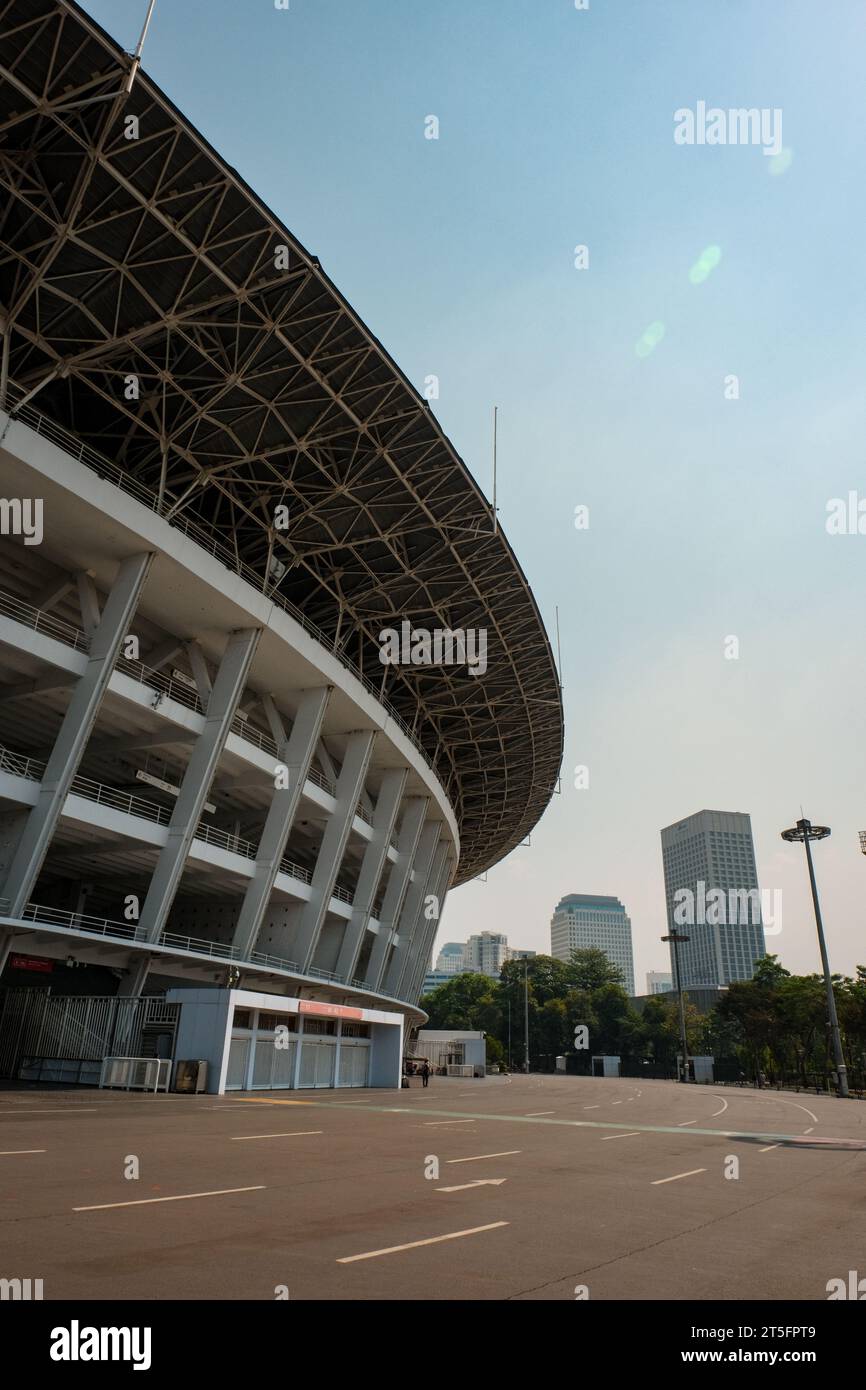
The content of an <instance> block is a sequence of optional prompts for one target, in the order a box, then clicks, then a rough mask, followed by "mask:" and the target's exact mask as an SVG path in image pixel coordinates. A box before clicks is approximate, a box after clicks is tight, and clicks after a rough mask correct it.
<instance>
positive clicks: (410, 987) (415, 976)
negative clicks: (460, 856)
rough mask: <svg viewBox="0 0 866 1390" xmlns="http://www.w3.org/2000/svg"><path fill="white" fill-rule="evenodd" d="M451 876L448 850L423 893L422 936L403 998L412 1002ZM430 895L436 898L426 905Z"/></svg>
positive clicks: (415, 1000)
mask: <svg viewBox="0 0 866 1390" xmlns="http://www.w3.org/2000/svg"><path fill="white" fill-rule="evenodd" d="M452 877H453V857H452V855H451V853H450V851H449V852H448V853H447V854H446V855H445V856H444V859H443V862H442V866H441V868H440V870H439V874H438V876H437V877H435V878H434V876H433V874H432V873H431V876H430V881H429V882H428V884H427V892H426V893H425V895H424V902H423V904H422V907H421V928H422V931H423V936H422V937H421V943H420V945H419V947H418V953H417V956H416V960H415V967H414V969H413V971H412V976H411V979H410V980H409V982H408V984H407V986H406V989H407V993H406V995H405V998H406V999H408V1000H409V1002H410V1003H412V1004H414V1003H417V1001H418V997H419V995H420V993H421V987H422V985H423V984H424V976H425V975H426V974H427V968H428V962H429V960H430V953H431V951H432V950H433V942H434V941H435V940H436V933H437V931H438V930H439V923H440V921H441V920H442V910H443V908H444V906H445V897H446V895H447V892H448V889H449V887H450V885H451V879H452ZM431 895H432V896H433V897H434V898H435V899H436V902H435V904H434V903H430V904H429V907H428V899H429V898H430V897H431ZM434 910H435V916H431V915H429V913H432V912H433V911H434Z"/></svg>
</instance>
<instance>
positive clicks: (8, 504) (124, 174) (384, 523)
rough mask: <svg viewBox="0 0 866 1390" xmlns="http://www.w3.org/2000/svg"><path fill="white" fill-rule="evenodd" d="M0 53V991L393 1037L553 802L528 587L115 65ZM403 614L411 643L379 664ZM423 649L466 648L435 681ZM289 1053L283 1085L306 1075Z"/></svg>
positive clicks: (307, 275)
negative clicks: (76, 994) (438, 940)
mask: <svg viewBox="0 0 866 1390" xmlns="http://www.w3.org/2000/svg"><path fill="white" fill-rule="evenodd" d="M0 52H2V66H0V137H2V138H0V179H2V185H3V194H4V203H5V207H4V210H3V212H2V214H0V314H2V329H3V339H2V343H3V347H2V372H0V529H2V532H3V534H2V537H0V556H2V558H0V668H2V669H0V682H2V684H0V966H2V967H4V975H3V977H2V980H0V983H2V985H4V986H6V987H7V995H8V993H9V988H10V986H11V985H17V984H20V983H22V982H24V980H25V974H24V972H26V971H27V970H28V969H30V970H31V972H32V973H31V974H30V975H27V976H26V982H27V983H29V984H33V983H37V977H38V974H39V972H40V970H44V971H50V970H51V969H52V966H51V964H50V963H51V962H55V963H56V969H57V970H58V972H64V976H63V977H64V978H68V975H69V968H71V966H72V965H73V964H74V965H75V966H76V967H80V966H81V965H84V966H85V967H86V971H85V975H86V977H87V978H88V980H90V981H91V984H90V986H89V988H90V990H91V992H94V993H97V994H99V995H100V997H102V996H104V997H105V999H107V998H108V996H110V995H115V994H116V995H118V996H119V997H120V998H121V999H129V1000H136V999H147V1000H149V1001H158V999H159V998H160V997H164V998H165V997H167V998H170V999H176V998H177V997H178V995H177V991H178V989H179V988H182V987H187V988H188V989H189V990H190V995H189V997H190V998H192V997H193V995H194V996H195V997H196V998H200V997H202V992H203V990H204V989H205V988H209V989H211V990H214V991H217V992H219V993H220V995H225V993H226V991H228V992H229V994H231V992H232V991H236V992H240V994H241V995H243V996H244V998H247V996H249V997H255V998H259V996H261V995H271V996H273V995H279V996H283V997H284V998H287V999H291V1000H294V1001H299V1008H298V1009H295V1008H294V1005H293V1006H292V1009H291V1010H290V1012H292V1013H293V1016H295V1017H296V1019H297V1023H296V1025H293V1026H297V1029H298V1030H300V1031H299V1033H298V1037H299V1039H302V1038H303V1037H305V1036H306V1034H307V1032H309V1034H310V1039H311V1042H310V1046H311V1047H312V1038H313V1036H314V1034H315V1033H316V1030H318V1035H320V1036H321V1037H322V1038H326V1037H333V1036H334V1035H336V1038H337V1040H338V1041H339V1040H340V1039H341V1038H342V1037H344V1036H345V1037H346V1038H348V1037H349V1036H350V1035H353V1036H354V1037H355V1038H356V1039H363V1038H364V1036H365V1032H364V1029H365V1027H366V1024H364V1022H363V1018H362V1016H363V1017H364V1018H368V1021H369V1020H372V1022H371V1023H370V1029H374V1028H375V1027H376V1026H378V1024H377V1022H376V1020H378V1021H379V1023H381V1024H382V1026H383V1027H384V1026H385V1024H384V1022H383V1020H385V1019H386V1018H387V1019H391V1020H394V1019H396V1020H399V1021H400V1022H401V1026H402V1025H403V1024H406V1023H412V1024H415V1023H417V1022H420V1021H423V1018H424V1015H423V1011H422V1010H421V1009H419V1008H418V1005H417V1001H418V997H419V993H420V989H421V985H422V981H423V977H424V972H425V970H426V968H427V963H428V960H429V956H430V950H431V947H432V944H433V939H434V936H435V933H436V929H437V925H438V922H439V919H440V917H441V913H442V908H443V905H444V902H445V898H446V895H447V893H448V891H449V889H450V888H451V887H452V886H454V885H458V884H460V883H462V882H465V881H467V880H468V879H471V878H473V877H475V876H477V875H478V874H480V873H482V872H483V871H484V870H485V869H487V868H489V867H490V866H491V865H492V864H494V863H496V862H497V861H498V860H500V859H501V858H502V857H503V856H505V855H507V854H508V853H509V852H510V850H512V849H513V848H514V847H515V846H517V845H518V844H520V843H521V841H523V840H524V839H525V837H526V836H527V834H528V832H529V831H530V830H531V828H532V826H533V825H534V824H535V823H536V821H537V820H538V818H539V816H540V815H541V813H542V811H543V810H544V808H545V806H546V805H547V803H548V801H549V799H550V796H551V795H552V793H553V791H554V788H555V784H556V780H557V776H558V771H559V764H560V758H561V752H562V705H561V697H560V688H559V682H558V677H557V673H556V670H555V665H554V662H553V658H552V654H551V650H550V644H549V642H548V639H547V636H546V633H545V630H544V626H543V624H542V622H541V619H540V616H539V613H538V610H537V607H536V605H535V602H534V599H533V596H532V594H531V592H530V590H529V587H528V585H527V583H526V580H525V578H524V576H523V574H522V571H521V569H520V567H519V565H518V563H517V561H516V559H515V557H514V555H513V553H512V551H511V549H510V547H509V545H508V543H507V541H506V540H505V538H504V537H503V535H502V533H501V531H499V530H496V529H494V526H493V524H492V519H491V512H490V508H489V506H488V504H487V502H486V500H485V499H484V497H483V495H482V494H481V493H480V491H479V489H478V488H477V486H476V484H475V483H474V481H473V479H472V478H471V476H470V474H469V473H468V471H467V469H466V468H465V466H464V464H463V463H462V461H461V460H460V458H459V457H458V456H457V454H456V453H455V451H454V449H453V446H452V445H451V444H450V442H449V441H448V439H447V438H446V437H445V436H444V435H443V433H442V431H441V429H440V427H439V426H438V424H437V422H436V420H435V418H434V417H433V416H432V414H431V412H430V409H429V405H428V404H427V402H425V401H423V400H422V399H421V398H420V397H419V395H418V393H417V391H416V390H415V389H414V388H413V387H412V385H411V384H410V383H409V382H408V381H407V380H406V379H405V378H404V377H403V375H402V374H401V372H400V371H399V369H398V368H397V366H396V365H395V363H394V362H393V361H392V360H391V358H390V357H389V356H388V355H387V353H386V352H385V350H384V349H383V348H382V346H381V345H380V344H379V343H378V342H377V340H376V339H375V338H374V337H373V335H372V334H371V333H370V332H369V330H368V329H367V328H366V327H365V326H364V324H363V323H361V322H360V320H359V319H358V318H357V316H356V315H355V313H354V312H353V310H352V309H351V308H350V306H349V305H348V304H347V303H346V301H345V300H344V299H343V298H342V297H341V295H340V294H339V292H338V291H337V289H336V288H335V287H334V285H333V284H332V283H331V282H330V280H329V279H328V277H327V276H326V275H325V273H324V271H323V270H322V268H321V266H320V265H319V263H318V261H317V260H316V258H315V257H314V256H311V255H310V254H309V253H308V252H307V251H305V250H304V248H303V247H302V246H300V245H299V243H298V242H297V240H296V239H295V238H294V237H293V236H292V235H291V233H290V232H289V231H288V230H287V229H286V228H285V227H284V226H283V225H281V223H280V222H279V221H278V219H277V218H276V217H275V216H274V215H273V214H272V213H271V212H270V211H269V210H268V208H267V207H265V206H264V204H263V203H261V202H260V201H259V199H258V198H257V197H256V195H255V194H254V193H253V192H252V191H251V190H250V189H249V188H248V187H247V186H246V185H245V184H244V182H243V181H242V179H241V178H240V176H239V175H238V174H237V172H236V171H235V170H233V169H231V168H230V167H229V166H227V165H226V164H225V163H224V162H223V161H222V160H221V159H220V158H219V156H218V155H217V154H216V153H215V152H214V150H213V149H211V148H210V146H209V145H208V144H207V142H206V141H205V140H204V139H203V138H202V137H201V136H200V135H199V134H198V133H197V132H196V131H195V130H194V129H193V127H192V126H191V125H190V124H189V123H188V122H187V121H186V120H185V119H184V118H183V116H182V115H181V114H180V113H179V112H178V111H177V109H176V108H175V107H174V106H173V105H172V103H171V102H170V101H169V100H168V99H167V97H165V96H164V95H163V94H162V93H161V92H160V90H159V89H158V88H157V87H156V86H155V85H154V84H153V83H152V82H151V81H150V79H149V78H148V77H147V76H146V74H145V72H144V71H143V70H141V69H140V68H138V65H137V63H136V62H134V61H133V60H132V59H131V58H130V56H129V55H127V54H124V53H123V52H122V51H121V50H120V49H119V48H118V47H117V45H116V44H115V43H114V41H113V40H112V39H111V38H110V37H109V36H108V35H107V34H105V32H104V31H103V30H102V29H101V28H100V27H99V26H98V25H96V24H95V23H94V22H93V21H92V20H91V19H90V18H89V17H88V16H87V15H86V14H85V13H84V12H83V11H82V10H81V9H80V8H78V7H77V6H76V5H74V4H71V3H69V0H0ZM406 624H408V625H409V629H410V632H411V633H426V634H434V640H433V642H432V644H429V643H428V645H427V646H425V644H424V642H423V641H420V642H419V643H418V644H415V645H414V646H412V648H411V651H412V656H411V659H409V660H399V659H397V660H392V661H389V662H385V663H383V660H382V659H381V657H382V642H381V638H380V634H381V633H382V632H383V630H385V629H389V630H391V631H398V632H405V631H406V628H405V625H406ZM443 632H444V633H446V634H451V635H452V636H453V634H458V635H459V634H475V637H476V653H477V649H478V642H477V635H478V634H483V650H484V661H483V663H481V662H479V661H478V660H477V659H476V660H475V662H474V664H473V662H472V661H471V660H470V656H469V644H468V642H467V643H464V642H463V639H462V637H460V638H459V640H457V641H456V642H455V641H453V640H451V638H450V637H449V639H448V640H447V641H446V643H445V647H444V650H445V651H446V652H447V653H448V660H447V661H445V662H442V663H441V664H438V665H435V664H433V661H432V659H431V653H433V654H434V655H435V654H436V653H439V652H441V650H442V643H441V642H440V643H439V645H438V646H437V644H436V640H435V635H436V634H441V633H443ZM461 658H462V659H461ZM39 962H43V963H45V964H44V965H42V966H40V964H39ZM66 962H68V966H67V965H66V964H64V963H66ZM85 975H81V976H79V978H80V979H82V980H83V979H84V978H85ZM38 983H43V981H41V980H39V981H38ZM82 987H83V986H82ZM166 991H167V992H168V994H167V995H166ZM12 992H13V993H18V992H17V991H14V990H13V991H12ZM7 1003H8V1000H7ZM300 1003H303V1006H304V1007H303V1008H300ZM314 1005H321V1006H322V1007H321V1009H319V1010H318V1011H317V1010H316V1009H315V1008H314V1007H313V1006H314ZM154 1009H155V1010H156V1012H153V1011H152V1014H151V1018H152V1019H153V1018H158V1017H162V1016H163V1015H159V1012H158V1007H157V1003H154ZM280 1011H282V1012H283V1013H285V1012H286V1008H285V1006H284V1005H281V1006H280V1010H277V1012H280ZM169 1013H170V1009H169V1007H168V1005H166V1010H165V1015H164V1016H165V1018H166V1019H167V1018H168V1015H169ZM116 1015H117V1010H115V1011H114V1014H113V1015H112V1017H115V1018H116ZM94 1016H95V1015H94ZM106 1016H107V1015H106ZM245 1018H246V1027H245V1028H244V1029H240V1033H250V1034H251V1035H254V1034H255V1032H256V1028H257V1026H258V1025H259V1024H261V1028H260V1029H259V1031H260V1032H263V1033H264V1032H266V1031H267V1029H268V1028H270V1027H272V1026H273V1019H271V1018H270V1017H269V1015H268V1014H267V1011H266V1010H265V1009H263V1008H262V1007H259V1008H258V1009H257V1010H253V1011H252V1012H251V1011H250V1009H249V1008H246V1012H245ZM262 1018H264V1019H265V1022H264V1024H262V1022H261V1021H262ZM359 1018H361V1020H362V1021H361V1022H360V1023H359V1022H358V1020H359ZM328 1019H331V1020H332V1021H333V1020H336V1022H335V1025H334V1029H333V1030H332V1031H331V1032H330V1033H329V1032H328V1031H327V1028H326V1027H324V1026H323V1021H324V1022H326V1021H327V1020H328ZM341 1020H342V1021H341ZM347 1020H351V1026H350V1023H349V1022H347ZM89 1026H90V1025H85V1024H84V1023H83V1022H82V1023H81V1028H80V1029H79V1030H78V1033H79V1036H78V1044H79V1045H78V1055H79V1056H80V1055H82V1047H81V1045H80V1043H81V1036H83V1033H82V1030H84V1029H85V1028H86V1027H89ZM229 1027H230V1020H229ZM91 1031H92V1030H91ZM187 1031H189V1030H187ZM49 1032H50V1029H49ZM368 1032H369V1030H368ZM128 1036H132V1035H131V1034H128ZM136 1036H137V1037H138V1038H139V1039H140V1033H139V1034H138V1035H136ZM34 1046H35V1044H34ZM46 1046H47V1047H48V1050H49V1052H50V1051H51V1050H52V1048H53V1050H54V1052H55V1054H56V1055H57V1056H58V1057H60V1056H62V1055H63V1052H64V1050H65V1051H67V1052H68V1051H70V1050H71V1051H75V1048H74V1047H73V1046H72V1043H71V1042H70V1039H69V1037H68V1036H67V1037H66V1039H65V1040H64V1041H63V1044H62V1045H61V1041H60V1040H59V1038H55V1039H54V1041H53V1042H51V1043H44V1042H43V1044H42V1047H43V1055H44V1048H45V1047H46ZM106 1046H107V1044H106ZM389 1047H390V1044H389ZM113 1050H114V1051H117V1045H116V1039H115V1043H114V1045H113ZM344 1050H345V1049H344ZM31 1051H32V1048H31ZM297 1051H298V1060H297V1065H296V1067H295V1069H294V1071H293V1072H291V1076H289V1071H291V1069H290V1068H289V1069H288V1070H287V1071H286V1072H285V1076H284V1084H328V1083H327V1077H328V1074H329V1073H328V1066H327V1065H325V1066H324V1071H323V1073H322V1075H323V1076H325V1078H326V1079H325V1082H322V1081H321V1079H320V1080H318V1081H309V1078H308V1079H307V1082H304V1081H303V1079H302V1078H303V1076H304V1075H306V1072H305V1070H304V1068H305V1067H306V1065H307V1064H306V1063H302V1061H301V1055H300V1054H301V1051H302V1049H301V1048H299V1049H298V1050H297ZM7 1052H8V1049H7ZM253 1052H254V1049H252V1050H251V1051H250V1052H249V1068H248V1070H247V1071H246V1072H245V1073H244V1075H245V1077H246V1081H243V1080H242V1081H241V1083H239V1084H247V1083H248V1082H250V1081H251V1078H252V1075H253V1070H254V1067H255V1062H254V1058H253ZM9 1055H11V1054H9ZM240 1055H241V1051H240V1049H238V1050H237V1057H236V1059H235V1060H236V1064H237V1065H236V1067H235V1070H236V1071H240V1072H243V1070H244V1068H243V1067H241V1065H240V1062H238V1058H240ZM389 1055H390V1053H389ZM244 1056H247V1054H246V1053H245V1054H244ZM309 1056H310V1058H312V1057H313V1054H312V1052H310V1054H309ZM35 1059H36V1060H37V1061H38V1060H39V1057H38V1054H35ZM14 1060H15V1062H16V1064H17V1063H18V1062H20V1060H21V1059H20V1057H16V1058H15V1059H14ZM30 1060H31V1061H33V1060H34V1059H33V1058H31V1059H30ZM355 1061H357V1059H355ZM244 1065H246V1063H245V1064H244ZM309 1065H310V1066H311V1067H312V1068H313V1072H316V1064H315V1060H313V1061H311V1062H310V1063H309ZM2 1070H3V1023H2V1019H0V1072H2ZM351 1070H352V1075H353V1076H354V1077H355V1081H354V1082H351V1083H349V1082H347V1084H358V1077H360V1076H361V1072H362V1071H363V1068H360V1067H359V1065H358V1066H356V1065H355V1062H353V1066H352V1069H351ZM374 1070H375V1068H374ZM6 1074H9V1069H8V1067H7V1073H6ZM317 1074H318V1073H317ZM372 1074H373V1072H372V1071H370V1072H368V1073H365V1075H372ZM335 1079H336V1080H337V1081H339V1080H340V1079H341V1071H340V1065H339V1062H337V1063H336V1070H334V1067H333V1066H332V1067H331V1071H330V1080H331V1083H333V1081H334V1080H335Z"/></svg>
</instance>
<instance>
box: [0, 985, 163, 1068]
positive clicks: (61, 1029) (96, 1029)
mask: <svg viewBox="0 0 866 1390" xmlns="http://www.w3.org/2000/svg"><path fill="white" fill-rule="evenodd" d="M179 1017H180V1005H179V1004H167V1003H166V1001H165V999H164V998H163V997H162V996H161V995H142V996H141V998H138V999H136V998H127V997H126V996H121V997H118V996H117V995H101V994H100V995H96V994H75V995H63V994H52V993H51V992H50V991H49V990H46V989H4V990H0V1076H9V1077H14V1076H17V1074H18V1070H19V1066H20V1063H21V1061H22V1059H23V1058H25V1057H27V1058H30V1059H35V1058H40V1057H48V1058H64V1059H87V1060H91V1061H102V1059H103V1057H105V1056H107V1055H108V1054H111V1053H113V1054H115V1055H119V1054H126V1055H129V1054H132V1053H137V1054H141V1052H142V1050H143V1048H144V1038H145V1036H146V1035H147V1034H150V1035H153V1034H155V1033H165V1034H169V1035H170V1036H171V1040H172V1050H173V1048H174V1034H175V1030H176V1027H177V1021H178V1018H179Z"/></svg>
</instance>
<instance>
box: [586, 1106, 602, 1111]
mask: <svg viewBox="0 0 866 1390" xmlns="http://www.w3.org/2000/svg"><path fill="white" fill-rule="evenodd" d="M583 1108H584V1110H600V1109H601V1106H600V1105H585V1106H584V1107H583Z"/></svg>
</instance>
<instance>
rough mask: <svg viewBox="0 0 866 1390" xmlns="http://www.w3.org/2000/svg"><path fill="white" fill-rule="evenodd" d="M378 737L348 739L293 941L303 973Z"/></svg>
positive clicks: (367, 733)
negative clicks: (334, 793)
mask: <svg viewBox="0 0 866 1390" xmlns="http://www.w3.org/2000/svg"><path fill="white" fill-rule="evenodd" d="M375 738H376V731H375V729H361V730H359V731H358V732H356V733H354V734H350V735H349V738H348V740H347V742H346V755H345V757H344V758H343V766H342V767H341V768H340V775H339V777H338V778H337V791H336V802H337V804H336V806H335V807H334V811H333V814H332V815H331V817H330V819H329V821H328V823H327V825H326V826H325V833H324V835H323V836H322V845H321V848H320V850H319V855H318V858H317V859H316V867H315V868H314V870H313V879H312V884H311V892H310V897H309V899H308V900H307V902H306V903H305V904H304V907H303V909H302V912H301V920H300V924H299V926H298V931H297V935H296V937H295V939H294V941H293V943H292V955H293V957H294V959H295V960H296V961H298V963H299V965H300V968H301V971H302V973H304V974H306V972H307V971H308V970H309V968H310V966H311V965H312V963H313V957H314V955H315V953H316V946H317V945H318V942H319V932H320V931H321V929H322V923H323V922H324V920H325V913H326V912H327V910H328V904H329V902H330V901H331V894H332V893H333V891H334V884H335V883H336V882H337V874H338V873H339V871H340V865H341V864H342V862H343V855H344V854H345V852H346V845H347V843H348V840H349V832H350V831H351V829H352V821H353V820H354V817H355V807H356V806H357V805H358V797H359V796H360V794H361V788H362V787H363V785H364V778H365V777H366V775H367V768H368V767H369V765H370V754H371V753H372V751H373V743H374V741H375Z"/></svg>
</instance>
